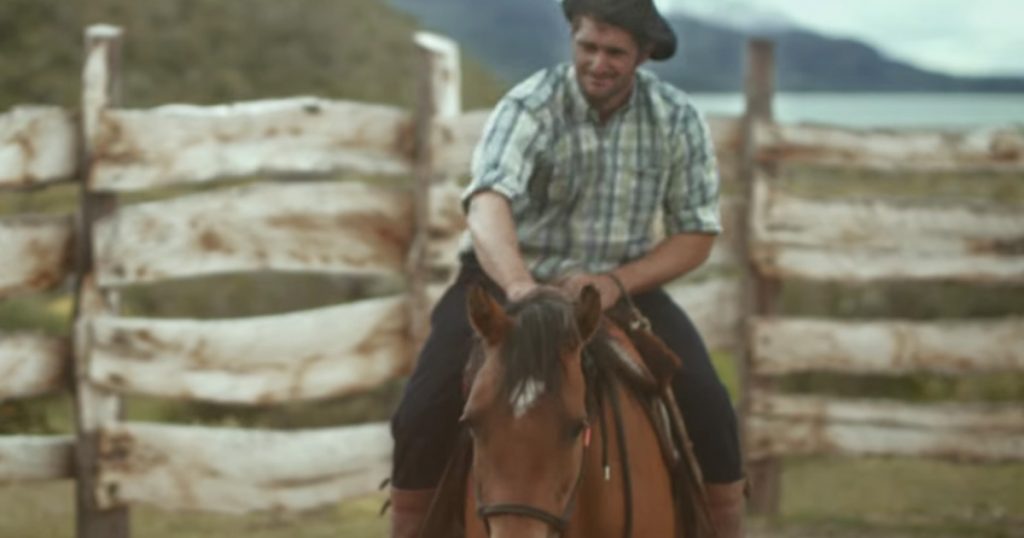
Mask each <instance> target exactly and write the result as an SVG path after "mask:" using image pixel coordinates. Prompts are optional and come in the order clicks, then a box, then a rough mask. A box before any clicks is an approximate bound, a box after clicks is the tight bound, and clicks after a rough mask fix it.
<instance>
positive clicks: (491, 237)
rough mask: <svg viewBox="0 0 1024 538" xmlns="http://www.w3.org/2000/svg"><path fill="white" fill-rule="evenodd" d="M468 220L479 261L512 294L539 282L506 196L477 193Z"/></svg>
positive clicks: (472, 201) (492, 277)
mask: <svg viewBox="0 0 1024 538" xmlns="http://www.w3.org/2000/svg"><path fill="white" fill-rule="evenodd" d="M466 220H467V224H468V226H469V233H470V237H472V239H473V250H474V251H475V252H476V257H477V259H478V260H479V261H480V265H481V266H482V267H483V269H484V272H486V273H487V275H488V276H490V277H491V279H493V280H494V281H495V282H497V283H498V285H499V286H501V288H502V289H503V290H505V293H506V294H507V295H509V296H510V298H514V297H513V296H515V295H517V293H516V290H523V291H525V289H526V288H531V287H533V286H535V285H536V282H535V281H534V279H533V276H532V275H530V272H529V270H527V268H526V264H525V263H524V262H523V256H522V254H521V252H520V250H519V238H518V237H517V236H516V227H515V221H514V220H513V219H512V210H511V208H510V207H509V204H508V200H506V199H505V197H504V196H502V195H500V194H498V193H496V192H481V193H479V194H477V195H475V196H474V197H473V199H472V200H471V202H470V209H469V216H468V217H467V219H466Z"/></svg>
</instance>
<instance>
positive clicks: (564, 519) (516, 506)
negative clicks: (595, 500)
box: [474, 425, 591, 535]
mask: <svg viewBox="0 0 1024 538" xmlns="http://www.w3.org/2000/svg"><path fill="white" fill-rule="evenodd" d="M590 431H591V430H590V426H589V425H588V426H587V429H586V431H585V433H584V435H585V436H586V439H585V440H584V443H583V456H582V457H580V468H579V472H578V473H577V475H576V483H575V484H573V486H572V490H570V491H569V502H568V503H567V504H566V506H565V509H564V510H562V515H561V516H557V515H555V514H553V513H551V512H548V511H547V510H543V509H541V508H537V507H534V506H530V505H528V504H521V503H496V504H484V503H483V495H482V494H481V492H480V482H477V483H476V487H475V488H474V490H475V494H476V506H477V509H476V514H477V516H479V517H480V519H481V520H482V521H483V522H484V528H486V529H487V534H488V535H490V534H491V523H490V519H489V518H490V517H492V516H522V517H528V518H532V519H536V520H539V521H541V522H543V523H546V524H547V525H548V526H550V527H551V528H553V529H555V530H556V531H558V534H559V535H562V534H564V533H565V529H566V528H567V527H568V526H569V518H571V517H572V513H573V511H574V510H575V509H576V492H577V491H579V489H580V483H581V482H583V469H584V466H585V465H586V461H587V459H586V451H587V448H588V446H589V445H590Z"/></svg>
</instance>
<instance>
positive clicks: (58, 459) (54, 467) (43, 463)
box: [0, 435, 75, 484]
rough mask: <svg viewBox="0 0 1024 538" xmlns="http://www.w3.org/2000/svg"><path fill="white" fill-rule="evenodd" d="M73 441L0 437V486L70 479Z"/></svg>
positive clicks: (51, 437)
mask: <svg viewBox="0 0 1024 538" xmlns="http://www.w3.org/2000/svg"><path fill="white" fill-rule="evenodd" d="M74 441H75V440H74V437H72V436H70V435H4V436H0V484H5V483H8V482H28V481H36V480H63V479H65V478H71V477H72V476H71V468H72V460H73V453H72V447H73V446H74Z"/></svg>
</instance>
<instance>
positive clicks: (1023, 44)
mask: <svg viewBox="0 0 1024 538" xmlns="http://www.w3.org/2000/svg"><path fill="white" fill-rule="evenodd" d="M656 1H657V3H658V5H659V6H662V7H664V8H666V9H675V10H681V11H690V12H698V13H703V14H705V15H710V16H712V17H713V16H724V15H725V14H723V13H722V9H723V8H725V9H726V10H727V11H732V10H737V9H744V8H746V9H751V10H752V11H755V12H758V13H764V14H766V15H765V16H770V17H773V18H775V19H776V20H778V18H780V17H784V18H786V19H789V20H791V21H793V22H795V23H796V24H798V25H799V26H802V27H804V28H807V29H810V30H815V31H819V32H822V33H826V34H830V35H835V36H841V37H852V38H855V39H859V40H862V41H866V42H868V43H870V44H872V45H874V46H876V47H878V48H879V49H881V50H882V51H883V53H885V54H886V55H888V56H890V57H893V58H896V59H901V60H905V61H908V62H911V63H913V64H915V65H918V66H921V67H925V68H929V69H935V70H939V71H945V72H949V73H955V74H964V75H983V74H992V73H997V74H1017V75H1024V53H1022V51H1024V31H1021V29H1020V21H1021V20H1024V1H1022V0H895V1H894V0H856V1H834V0H833V1H828V0H825V1H822V0H740V1H736V0H730V2H729V3H728V7H727V8H726V4H725V2H723V0H656ZM716 11H717V12H718V15H714V13H715V12H716Z"/></svg>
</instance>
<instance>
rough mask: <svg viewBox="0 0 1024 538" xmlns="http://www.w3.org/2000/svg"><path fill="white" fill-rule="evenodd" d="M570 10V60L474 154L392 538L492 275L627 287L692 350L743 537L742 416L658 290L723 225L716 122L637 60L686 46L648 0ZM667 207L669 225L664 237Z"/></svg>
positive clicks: (712, 476) (429, 458)
mask: <svg viewBox="0 0 1024 538" xmlns="http://www.w3.org/2000/svg"><path fill="white" fill-rule="evenodd" d="M563 9H564V11H565V14H566V18H567V19H568V21H569V23H570V25H571V28H572V47H573V64H572V65H561V66H557V67H554V68H550V69H546V70H543V71H541V72H539V73H537V74H535V75H533V76H531V77H530V78H529V79H527V80H526V81H524V82H522V83H520V84H519V85H518V86H516V87H515V88H513V89H512V90H511V91H510V92H509V93H508V94H507V95H506V96H505V97H504V98H503V99H502V100H501V102H500V103H499V104H498V106H497V108H496V109H495V110H494V112H493V114H492V116H491V118H490V120H489V122H488V125H487V127H486V128H485V131H484V135H483V138H482V140H481V141H480V143H479V145H478V146H477V149H476V152H475V154H474V158H473V167H472V173H473V180H472V183H471V184H470V185H469V187H468V189H467V190H466V192H465V194H464V197H463V203H464V207H465V208H467V211H468V217H467V220H468V224H469V231H468V234H467V235H468V240H467V241H464V243H465V246H464V249H463V253H462V255H461V258H462V269H461V272H460V274H459V276H458V278H457V279H456V282H455V283H454V284H453V285H452V286H451V287H450V288H449V289H448V291H447V293H446V294H445V295H444V297H442V299H441V301H440V302H439V303H438V305H437V307H436V308H435V310H434V312H433V316H432V332H431V334H430V336H429V338H428V339H427V342H426V344H425V345H424V348H423V350H422V351H421V354H420V357H419V359H418V363H417V365H416V369H415V371H414V372H413V374H412V376H411V378H410V380H409V384H408V385H407V387H406V392H405V395H404V398H403V400H402V403H401V404H400V405H399V408H398V410H397V412H396V413H395V416H394V417H393V420H392V433H393V435H394V438H395V461H394V473H393V476H392V480H393V481H392V484H393V488H392V493H391V499H392V510H393V512H392V527H393V528H392V536H393V537H402V538H404V537H408V536H415V535H416V532H417V529H418V527H419V525H420V523H421V521H422V519H423V517H424V515H425V511H426V508H427V505H428V504H429V500H430V497H431V495H432V494H433V488H435V487H436V485H437V483H438V481H439V480H440V476H441V474H442V471H443V469H444V465H445V462H446V459H447V457H448V454H449V453H450V452H451V450H452V447H453V445H454V440H455V437H456V432H457V419H458V416H459V413H460V411H461V407H462V400H461V393H460V382H461V375H462V369H463V366H464V365H465V362H466V360H467V357H468V354H469V348H470V342H471V339H472V329H471V328H470V326H469V322H468V320H467V315H466V307H465V292H466V289H467V287H468V286H469V285H470V284H471V283H473V282H476V281H480V280H483V281H485V282H487V283H489V284H491V285H492V286H493V287H494V288H495V290H496V291H498V292H499V293H503V294H504V295H505V297H506V298H507V299H508V300H511V301H514V300H517V299H519V298H521V297H523V296H524V295H526V294H528V293H529V292H530V291H532V290H533V289H534V288H535V287H536V286H537V285H538V283H540V282H560V283H561V285H563V286H565V287H566V288H568V289H569V290H570V291H577V290H579V289H580V288H582V287H583V286H584V285H587V284H591V285H593V286H595V287H596V288H597V290H598V291H599V292H600V294H601V300H602V303H603V305H604V306H605V307H606V308H607V307H608V306H610V305H612V304H614V303H615V302H616V301H618V300H619V298H620V295H621V292H620V284H621V286H622V288H623V289H625V291H626V292H627V293H629V294H630V296H631V297H632V299H633V301H634V303H635V304H636V305H637V307H638V308H639V309H640V310H641V312H642V313H643V314H644V315H645V316H646V317H647V318H648V319H649V320H650V322H651V324H652V328H653V330H654V332H655V333H656V334H657V335H658V336H660V337H661V338H662V339H663V340H664V341H665V342H666V344H667V345H668V346H669V347H670V348H671V349H673V351H675V352H676V353H677V354H678V355H679V356H680V357H682V359H683V361H684V372H683V373H682V374H681V375H679V376H676V379H675V381H674V382H673V390H674V392H675V395H676V399H677V401H678V402H679V405H680V407H681V409H682V412H683V415H684V417H685V420H686V422H687V427H688V429H689V432H690V434H691V437H692V440H693V443H694V452H695V453H696V456H697V460H698V462H699V464H700V467H701V470H702V472H703V475H704V478H705V481H706V482H707V494H708V499H709V502H710V506H711V510H712V517H713V520H714V523H715V526H716V529H717V530H718V531H719V536H722V537H732V536H740V535H741V534H742V530H741V524H742V512H743V474H742V467H741V461H740V460H741V456H740V446H739V441H738V436H737V431H736V418H735V415H734V413H733V410H732V406H731V404H730V402H729V399H728V395H727V394H726V391H725V389H724V388H723V386H722V384H721V382H720V381H719V380H718V377H717V375H716V374H715V371H714V369H713V368H712V366H711V362H710V359H709V357H708V353H707V351H706V350H705V348H704V344H703V342H702V341H701V338H700V336H699V335H698V334H697V331H696V329H695V328H694V327H693V324H692V323H691V322H690V320H689V318H688V317H687V316H686V314H684V313H683V311H682V310H681V309H680V308H679V307H678V306H677V305H675V304H674V303H673V302H672V300H671V299H670V298H669V297H668V295H667V294H665V292H664V291H662V290H661V289H660V286H661V285H662V284H664V283H666V282H668V281H670V280H673V279H675V278H677V277H679V276H681V275H683V274H685V273H687V272H689V271H692V270H693V269H694V268H696V267H697V266H699V265H700V264H701V263H703V262H704V260H705V259H706V258H707V256H708V254H709V252H710V250H711V247H712V244H713V242H714V238H715V236H716V234H717V233H718V232H719V231H720V225H719V219H718V176H717V171H716V168H715V157H714V151H713V148H712V146H711V139H710V136H709V134H708V130H707V127H706V124H705V123H704V121H703V119H702V118H701V116H700V115H699V113H698V112H697V110H696V109H695V108H694V107H693V105H692V104H691V103H690V102H689V100H688V99H687V97H686V95H685V94H683V93H682V92H681V91H680V90H678V89H676V88H674V87H672V86H670V85H668V84H666V83H664V82H661V81H660V80H658V79H657V77H655V76H654V75H653V74H651V73H649V72H646V71H643V70H638V68H639V66H640V65H641V64H642V63H644V62H645V61H646V60H648V59H653V60H664V59H666V58H669V57H671V56H672V55H673V54H674V52H675V47H676V41H675V35H674V34H673V33H672V30H671V29H670V28H669V26H668V24H667V23H666V22H665V20H664V19H663V18H662V17H661V15H660V14H658V12H657V10H656V9H655V7H654V6H653V4H652V3H651V0H564V2H563ZM659 213H660V214H661V215H662V219H663V223H664V229H665V238H664V239H662V240H661V241H660V242H658V243H657V244H654V238H653V237H652V232H651V229H652V225H653V223H654V220H655V217H656V215H658V214H659ZM567 275H568V276H567Z"/></svg>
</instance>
